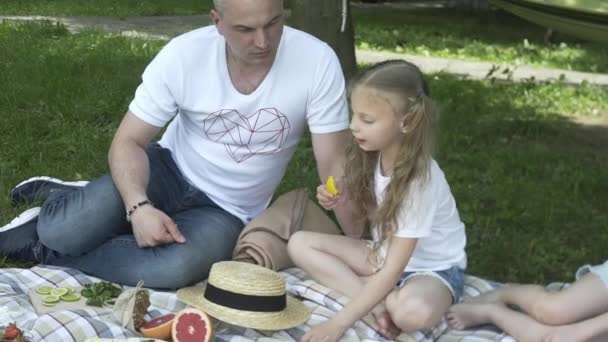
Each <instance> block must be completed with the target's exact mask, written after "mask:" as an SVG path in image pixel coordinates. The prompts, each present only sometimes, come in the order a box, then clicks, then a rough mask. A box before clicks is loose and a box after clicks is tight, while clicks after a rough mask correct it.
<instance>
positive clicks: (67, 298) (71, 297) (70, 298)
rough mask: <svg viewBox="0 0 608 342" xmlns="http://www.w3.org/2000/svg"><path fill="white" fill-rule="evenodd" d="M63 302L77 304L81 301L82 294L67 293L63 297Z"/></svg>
mask: <svg viewBox="0 0 608 342" xmlns="http://www.w3.org/2000/svg"><path fill="white" fill-rule="evenodd" d="M61 300H62V301H64V302H77V301H79V300H80V293H78V292H73V293H69V292H68V293H67V294H65V295H63V296H61Z"/></svg>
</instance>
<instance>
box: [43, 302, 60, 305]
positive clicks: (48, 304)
mask: <svg viewBox="0 0 608 342" xmlns="http://www.w3.org/2000/svg"><path fill="white" fill-rule="evenodd" d="M42 305H44V306H55V305H57V303H45V302H42Z"/></svg>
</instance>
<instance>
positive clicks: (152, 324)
mask: <svg viewBox="0 0 608 342" xmlns="http://www.w3.org/2000/svg"><path fill="white" fill-rule="evenodd" d="M174 319H175V314H174V313H169V314H166V315H163V316H159V317H156V318H155V319H151V320H149V321H146V322H144V324H143V325H142V326H141V328H139V332H140V333H141V334H142V335H144V336H145V337H150V338H157V339H159V340H168V339H170V338H171V326H172V325H173V320H174Z"/></svg>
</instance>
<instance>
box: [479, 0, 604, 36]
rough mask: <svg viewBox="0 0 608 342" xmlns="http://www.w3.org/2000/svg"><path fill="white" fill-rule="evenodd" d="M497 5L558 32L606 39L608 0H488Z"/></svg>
mask: <svg viewBox="0 0 608 342" xmlns="http://www.w3.org/2000/svg"><path fill="white" fill-rule="evenodd" d="M490 2H491V3H492V4H494V5H496V6H497V7H500V8H502V9H504V10H506V11H509V12H511V13H513V14H515V15H517V16H519V17H522V18H524V19H526V20H529V21H531V22H533V23H536V24H538V25H541V26H545V27H548V28H551V29H553V30H555V31H558V32H563V33H567V34H570V35H572V36H575V37H579V38H582V39H586V40H593V41H598V42H608V0H490Z"/></svg>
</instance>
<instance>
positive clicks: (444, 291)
mask: <svg viewBox="0 0 608 342" xmlns="http://www.w3.org/2000/svg"><path fill="white" fill-rule="evenodd" d="M451 304H452V293H451V292H450V290H449V289H448V288H447V287H446V286H445V285H444V284H443V283H442V282H441V281H440V280H439V279H437V278H435V277H431V276H415V277H412V278H410V279H409V280H408V281H407V282H406V283H405V285H404V286H403V288H401V289H400V290H399V291H394V292H392V293H391V294H389V295H388V297H387V298H386V307H387V309H388V312H389V313H390V315H391V318H392V319H393V321H394V322H395V324H396V325H397V326H398V327H399V328H400V329H401V330H403V331H406V332H414V331H417V330H428V329H430V328H432V327H433V326H435V325H436V324H437V323H439V321H440V320H441V319H442V317H443V315H444V314H445V312H446V311H447V310H448V308H449V307H450V305H451Z"/></svg>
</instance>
